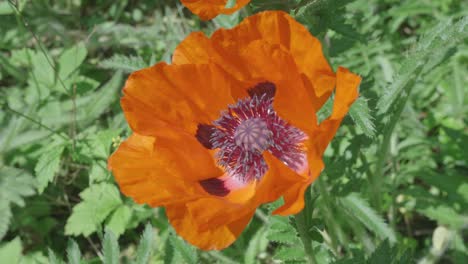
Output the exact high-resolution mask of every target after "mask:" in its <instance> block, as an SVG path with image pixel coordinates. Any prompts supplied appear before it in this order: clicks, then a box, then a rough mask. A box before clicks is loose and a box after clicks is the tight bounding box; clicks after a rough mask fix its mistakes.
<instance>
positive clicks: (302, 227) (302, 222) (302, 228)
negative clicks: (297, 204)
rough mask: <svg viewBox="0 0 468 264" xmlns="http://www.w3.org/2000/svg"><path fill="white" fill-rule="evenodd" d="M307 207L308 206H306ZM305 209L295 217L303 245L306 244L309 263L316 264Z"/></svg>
mask: <svg viewBox="0 0 468 264" xmlns="http://www.w3.org/2000/svg"><path fill="white" fill-rule="evenodd" d="M306 206H307V205H306ZM305 211H306V210H305V208H304V209H303V210H302V211H301V212H299V213H298V214H296V215H295V216H294V219H295V221H296V227H297V232H298V233H299V236H300V238H301V240H302V244H304V250H305V253H306V255H307V259H308V262H309V263H310V264H316V263H317V260H315V256H314V251H313V249H312V241H311V239H310V237H309V235H308V234H307V233H308V232H307V230H308V229H307V222H306V215H305Z"/></svg>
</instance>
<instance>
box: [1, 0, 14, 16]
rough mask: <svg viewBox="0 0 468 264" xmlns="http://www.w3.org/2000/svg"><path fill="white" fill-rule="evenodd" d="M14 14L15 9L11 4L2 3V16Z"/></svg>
mask: <svg viewBox="0 0 468 264" xmlns="http://www.w3.org/2000/svg"><path fill="white" fill-rule="evenodd" d="M14 13H15V9H13V8H12V7H11V6H10V3H9V2H8V1H5V2H1V3H0V16H1V15H10V14H14Z"/></svg>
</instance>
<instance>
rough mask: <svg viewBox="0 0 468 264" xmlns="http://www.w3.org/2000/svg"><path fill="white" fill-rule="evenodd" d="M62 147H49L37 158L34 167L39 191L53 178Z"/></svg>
mask: <svg viewBox="0 0 468 264" xmlns="http://www.w3.org/2000/svg"><path fill="white" fill-rule="evenodd" d="M64 149H65V147H64V146H63V145H58V146H53V147H50V148H48V149H47V150H46V151H45V152H44V153H42V155H41V157H40V158H39V160H38V162H37V164H36V167H35V168H34V172H35V173H36V178H37V190H38V192H39V193H42V192H43V191H44V189H45V188H46V187H47V185H49V182H51V181H52V180H53V179H54V177H55V174H56V173H57V171H58V169H59V168H60V158H61V156H62V152H63V150H64Z"/></svg>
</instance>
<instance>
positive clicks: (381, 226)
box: [340, 193, 396, 243]
mask: <svg viewBox="0 0 468 264" xmlns="http://www.w3.org/2000/svg"><path fill="white" fill-rule="evenodd" d="M340 202H341V205H342V207H343V209H344V210H345V211H346V212H347V213H348V214H350V215H352V216H354V217H356V218H357V219H358V220H359V221H360V222H361V223H362V224H364V225H365V226H366V227H367V228H369V229H370V230H371V231H372V232H374V233H375V234H376V235H378V236H379V237H380V238H382V239H388V240H389V241H390V242H391V243H395V242H396V236H395V233H394V231H393V230H392V229H391V228H390V227H389V226H388V225H387V224H386V223H385V222H384V220H383V219H382V217H380V216H379V215H378V214H377V213H376V212H375V211H374V209H372V208H371V207H370V205H369V203H368V202H367V201H366V200H364V199H362V198H361V197H360V196H359V195H358V194H357V193H352V194H350V195H348V196H346V197H345V198H341V199H340Z"/></svg>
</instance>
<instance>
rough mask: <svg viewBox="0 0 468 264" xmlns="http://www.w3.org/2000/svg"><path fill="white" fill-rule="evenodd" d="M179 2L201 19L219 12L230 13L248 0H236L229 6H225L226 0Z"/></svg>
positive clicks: (207, 18) (213, 16)
mask: <svg viewBox="0 0 468 264" xmlns="http://www.w3.org/2000/svg"><path fill="white" fill-rule="evenodd" d="M181 2H182V4H184V5H185V6H186V7H187V8H188V9H190V11H192V13H194V14H196V15H197V16H199V17H200V18H201V19H202V20H210V19H212V18H215V17H216V16H217V15H219V14H225V15H229V14H232V13H234V12H236V11H237V10H239V9H241V8H242V7H244V6H245V5H247V4H248V3H249V2H250V0H237V1H236V4H235V5H234V6H233V7H230V8H226V4H227V2H228V0H181Z"/></svg>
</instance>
